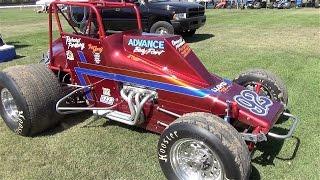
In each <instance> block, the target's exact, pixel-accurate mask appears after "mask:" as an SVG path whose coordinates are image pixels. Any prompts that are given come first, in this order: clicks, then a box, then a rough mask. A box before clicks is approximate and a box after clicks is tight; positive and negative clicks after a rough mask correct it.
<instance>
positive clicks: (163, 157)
mask: <svg viewBox="0 0 320 180" xmlns="http://www.w3.org/2000/svg"><path fill="white" fill-rule="evenodd" d="M178 137H179V136H178V132H177V131H174V132H173V133H170V134H169V135H167V136H166V137H164V138H163V139H162V142H161V144H160V148H159V153H158V158H159V159H160V160H162V161H164V162H167V161H168V155H167V154H168V153H169V152H167V151H168V149H167V148H168V145H169V143H170V142H171V141H173V140H175V139H176V138H178Z"/></svg>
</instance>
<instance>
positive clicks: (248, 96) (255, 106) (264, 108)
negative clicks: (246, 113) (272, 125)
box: [233, 90, 273, 116]
mask: <svg viewBox="0 0 320 180" xmlns="http://www.w3.org/2000/svg"><path fill="white" fill-rule="evenodd" d="M233 99H234V100H235V101H236V102H237V103H238V104H239V105H240V106H242V107H244V108H247V109H248V110H250V112H252V113H253V114H256V115H259V116H266V115H267V114H268V112H269V107H270V106H272V105H273V102H272V101H271V100H270V99H269V98H268V97H266V96H259V95H258V94H257V93H256V92H254V91H251V90H243V91H241V93H240V95H237V96H235V97H234V98H233Z"/></svg>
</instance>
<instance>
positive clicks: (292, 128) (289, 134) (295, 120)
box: [268, 112, 299, 139]
mask: <svg viewBox="0 0 320 180" xmlns="http://www.w3.org/2000/svg"><path fill="white" fill-rule="evenodd" d="M283 115H284V116H286V117H289V119H291V120H292V125H291V127H290V130H289V132H288V134H284V135H281V134H276V133H272V132H269V133H268V136H270V137H273V138H276V139H287V138H290V137H291V136H292V134H293V133H294V131H295V130H296V128H297V125H298V123H299V119H298V118H297V117H295V116H294V115H292V114H290V113H286V112H284V113H283Z"/></svg>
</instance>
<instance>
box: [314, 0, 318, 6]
mask: <svg viewBox="0 0 320 180" xmlns="http://www.w3.org/2000/svg"><path fill="white" fill-rule="evenodd" d="M314 7H315V8H319V0H315V1H314Z"/></svg>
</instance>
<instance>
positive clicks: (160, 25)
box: [150, 21, 174, 34]
mask: <svg viewBox="0 0 320 180" xmlns="http://www.w3.org/2000/svg"><path fill="white" fill-rule="evenodd" d="M161 29H162V30H163V31H165V32H163V34H174V28H173V26H172V25H171V24H170V23H168V22H166V21H158V22H156V23H154V24H153V25H152V26H151V28H150V32H151V33H158V34H161V33H160V31H161Z"/></svg>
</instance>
